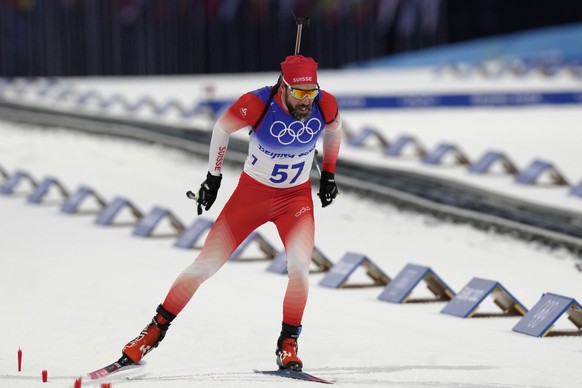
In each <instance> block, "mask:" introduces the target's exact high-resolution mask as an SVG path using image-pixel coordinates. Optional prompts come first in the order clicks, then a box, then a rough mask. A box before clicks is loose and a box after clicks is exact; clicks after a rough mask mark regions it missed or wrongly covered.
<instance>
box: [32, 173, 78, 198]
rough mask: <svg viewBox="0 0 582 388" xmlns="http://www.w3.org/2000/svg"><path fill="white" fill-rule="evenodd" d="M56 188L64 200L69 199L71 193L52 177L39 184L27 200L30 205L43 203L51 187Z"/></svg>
mask: <svg viewBox="0 0 582 388" xmlns="http://www.w3.org/2000/svg"><path fill="white" fill-rule="evenodd" d="M53 186H55V187H56V188H57V191H58V192H59V193H60V194H61V196H62V197H63V198H65V199H66V198H68V197H69V192H68V191H67V189H65V187H64V186H63V185H62V184H61V182H59V181H58V180H57V179H55V178H52V177H47V178H45V179H44V180H43V181H42V182H40V183H39V184H37V186H36V187H35V189H34V191H33V192H32V194H30V195H29V196H28V198H27V202H28V203H41V202H42V200H43V198H44V197H45V196H46V195H47V194H48V193H49V191H50V189H51V187H53Z"/></svg>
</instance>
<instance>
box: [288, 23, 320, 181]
mask: <svg viewBox="0 0 582 388" xmlns="http://www.w3.org/2000/svg"><path fill="white" fill-rule="evenodd" d="M292 14H293V18H294V19H295V24H296V25H297V34H296V35H295V55H297V54H299V49H300V48H301V33H302V32H303V25H305V26H307V27H309V18H300V17H297V16H296V15H295V14H294V13H293V12H292ZM316 157H317V150H315V155H314V156H313V165H314V166H315V169H316V170H317V174H318V175H319V177H320V178H321V168H320V167H319V163H318V162H317V158H316Z"/></svg>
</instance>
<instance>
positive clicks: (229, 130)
mask: <svg viewBox="0 0 582 388" xmlns="http://www.w3.org/2000/svg"><path fill="white" fill-rule="evenodd" d="M264 107H265V103H264V102H263V101H261V99H260V98H258V97H257V96H256V95H255V94H253V93H251V92H249V93H246V94H244V95H243V96H241V97H240V98H239V99H238V100H236V101H235V103H234V104H232V105H231V106H230V107H229V108H228V109H227V110H226V112H224V113H223V114H222V115H221V116H220V117H219V118H218V120H216V123H215V124H214V128H213V130H212V138H211V139H210V148H209V151H208V171H209V172H210V173H211V174H212V175H215V176H219V175H220V173H221V171H222V162H223V160H224V155H225V154H226V150H227V148H228V140H229V139H230V135H231V134H233V133H235V132H236V131H238V130H240V129H242V128H247V127H249V126H252V125H253V124H254V123H255V121H256V120H257V119H258V117H259V115H260V114H261V112H262V111H263V108H264Z"/></svg>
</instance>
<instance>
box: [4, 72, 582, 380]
mask: <svg viewBox="0 0 582 388" xmlns="http://www.w3.org/2000/svg"><path fill="white" fill-rule="evenodd" d="M261 77H263V78H265V77H264V76H261ZM261 77H257V78H255V81H257V82H258V81H262V80H263V78H261ZM251 78H252V77H251ZM224 79H225V81H223V82H225V83H228V82H230V81H231V80H232V78H229V77H225V78H224ZM85 82H87V83H93V84H94V85H103V87H104V88H111V90H123V91H124V92H125V93H129V94H131V93H134V94H137V92H136V91H135V89H136V87H134V86H131V85H128V84H123V83H122V82H119V81H118V82H117V86H116V87H117V89H115V86H114V82H113V81H111V82H108V81H106V80H99V79H97V80H92V81H90V80H88V81H85ZM155 82H156V83H157V85H156V86H155V88H156V90H157V91H158V93H159V94H164V93H167V94H168V95H170V94H171V93H172V91H173V90H176V89H175V87H172V86H170V87H168V90H166V91H165V92H162V91H160V90H161V89H163V86H164V83H163V82H162V81H161V80H159V79H158V80H155ZM245 82H247V83H248V82H250V81H249V80H248V79H245ZM327 82H328V83H329V84H334V82H333V81H332V80H329V81H327ZM403 82H405V81H403ZM540 82H541V81H540ZM235 84H236V83H235ZM338 84H341V85H343V83H342V82H341V78H340V77H338ZM139 85H140V87H141V88H144V89H148V85H147V84H144V83H143V80H142V82H141V83H139ZM168 85H174V86H175V83H174V82H172V80H169V81H168ZM259 85H260V84H259ZM244 86H245V87H246V85H244ZM455 86H456V85H452V86H450V87H451V88H453V87H455ZM182 87H184V86H182ZM342 87H343V86H342ZM395 87H396V86H395ZM400 87H402V88H405V85H400ZM153 88H154V86H152V85H150V88H149V90H152V89H153ZM237 88H240V86H234V87H233V89H237ZM580 116H581V113H580V108H579V107H548V106H545V107H529V108H517V109H516V108H514V109H504V108H502V109H475V110H471V109H468V110H459V109H448V110H443V109H435V110H422V111H419V110H410V111H397V112H396V111H392V112H360V113H358V112H349V113H346V114H345V115H344V117H345V119H346V121H348V122H350V124H352V125H353V126H354V127H356V128H358V127H359V126H360V125H363V124H364V123H370V124H374V125H377V126H379V127H384V128H386V129H385V130H386V131H388V133H389V134H391V135H392V134H397V133H398V134H400V133H401V132H414V134H416V135H418V136H420V137H421V138H423V139H424V140H425V141H426V142H427V143H433V142H436V141H437V139H438V141H441V140H443V141H444V140H449V141H457V142H459V144H460V145H461V146H463V147H464V148H466V149H467V150H468V151H469V152H471V153H475V152H477V151H478V152H481V151H482V150H483V148H485V147H488V146H492V147H504V148H505V150H507V151H508V152H510V153H511V154H512V155H515V159H518V160H519V161H520V162H521V163H525V162H528V161H529V158H532V157H534V156H544V157H546V158H549V159H550V160H553V161H556V162H559V164H560V166H562V165H563V169H564V170H565V171H566V172H567V173H568V174H570V175H572V177H573V178H577V177H580V176H582V171H580V168H579V166H580V153H579V152H577V148H578V147H576V145H578V144H580V141H579V140H580V137H581V135H580V133H579V128H578V126H579V122H580ZM562 120H563V121H562ZM552 123H555V125H553V126H551V127H550V125H549V124H552ZM429 124H430V125H429ZM452 124H456V125H455V126H454V128H452V126H453V125H452ZM468 132H470V133H468ZM526 133H527V137H528V139H529V142H527V144H526V142H524V141H523V138H522V136H526V135H525V134H526ZM0 139H1V140H0V166H2V167H3V168H4V169H5V170H7V171H8V172H12V171H15V170H17V169H23V170H25V171H28V172H29V173H30V174H31V175H32V176H34V177H35V178H36V179H37V180H40V179H42V178H44V177H46V176H54V177H57V178H58V179H59V181H60V182H62V183H63V185H65V186H66V188H67V189H69V190H70V191H74V190H76V188H77V187H78V186H80V185H88V186H90V187H92V188H93V189H95V190H96V191H97V192H98V193H99V194H100V195H102V196H103V197H104V198H105V199H106V200H111V199H113V198H114V197H116V196H123V197H126V198H129V199H130V200H131V201H132V202H133V203H134V204H135V205H136V206H137V207H138V208H140V209H141V210H142V211H144V212H147V211H149V210H150V209H151V208H152V207H153V206H161V207H165V208H168V209H170V210H171V211H172V212H173V213H174V214H175V215H176V216H177V217H178V218H179V219H180V220H181V221H182V222H183V223H185V224H190V223H191V222H192V221H194V220H195V219H196V218H197V216H196V213H195V207H194V203H193V202H192V201H191V200H189V199H187V198H186V196H185V195H184V193H185V191H186V190H188V189H195V188H197V187H198V186H199V184H200V182H201V180H202V179H203V178H204V175H205V172H206V161H205V160H201V159H199V158H195V157H193V156H191V155H188V154H186V153H183V152H179V151H176V150H172V149H168V148H165V147H162V146H159V145H151V144H143V143H139V142H131V141H127V140H121V139H115V138H107V137H98V136H91V135H86V134H80V133H76V132H70V131H68V130H63V129H46V128H37V127H32V126H25V125H17V124H12V123H8V122H0ZM536 152H546V154H544V155H534V154H535V153H536ZM342 155H343V156H344V157H362V158H363V159H365V160H367V161H370V162H373V161H376V162H377V163H386V162H385V161H384V159H385V158H384V159H383V158H381V156H380V155H379V153H378V150H377V149H374V147H373V146H371V149H367V150H351V149H350V148H349V147H347V146H344V148H343V149H342ZM392 163H400V164H402V165H403V166H402V168H415V169H416V168H422V169H423V171H425V172H426V171H432V172H436V171H438V173H441V174H446V176H447V177H451V178H450V179H467V177H466V176H465V175H466V174H465V173H463V172H460V170H459V169H458V168H456V167H455V168H452V167H442V168H435V167H424V166H420V165H419V164H418V162H417V161H414V160H405V161H400V160H396V161H393V162H392ZM241 168H242V166H241ZM241 168H233V167H228V166H227V167H226V168H225V171H224V174H223V175H224V177H225V178H224V180H223V186H222V188H221V190H220V194H219V198H218V200H217V202H216V203H215V205H214V207H213V208H212V209H211V211H210V212H208V213H206V215H205V216H207V217H209V218H215V217H216V216H217V214H218V212H219V211H220V209H221V208H222V206H223V205H224V203H225V201H226V200H227V199H228V197H229V194H230V192H232V190H233V189H234V186H235V184H236V182H237V179H238V175H239V173H240V169H241ZM576 174H577V175H576ZM468 179H475V178H474V177H469V178H468ZM479 179H480V181H481V182H487V183H484V184H483V185H484V186H486V187H488V188H492V187H495V188H496V189H499V190H507V191H511V192H512V193H513V194H514V195H520V196H522V197H527V198H529V199H531V200H535V201H542V202H544V201H545V203H553V204H555V206H564V207H569V208H572V209H574V210H576V209H577V210H580V209H582V205H581V203H582V200H580V199H577V198H573V197H570V196H568V195H567V192H566V191H565V190H566V189H555V188H548V187H543V188H539V187H521V186H517V185H515V184H513V183H512V182H510V181H509V178H506V177H499V176H496V177H489V176H488V177H481V178H479ZM339 184H340V185H341V182H339ZM340 188H341V186H340ZM26 189H27V188H26V187H25V186H23V187H22V188H21V189H20V190H19V192H18V193H16V194H14V195H11V196H1V197H0V236H2V239H1V243H0V260H1V263H2V270H1V271H0V295H2V305H1V306H2V310H3V311H2V312H3V319H2V320H1V321H0V332H2V333H5V334H7V335H5V336H4V337H5V338H4V340H3V344H2V346H0V386H1V387H9V388H11V387H35V386H42V384H43V383H42V382H41V379H40V376H41V371H42V370H43V369H45V370H47V371H48V375H49V384H50V386H53V387H72V386H73V383H74V380H75V379H76V378H77V377H79V376H81V375H83V374H84V373H86V372H88V371H91V370H94V369H97V368H98V367H101V366H103V365H105V364H107V363H109V362H111V361H112V360H113V359H115V358H117V357H118V356H119V355H120V350H121V347H122V346H123V345H124V344H125V343H126V342H127V341H128V340H130V339H132V338H133V337H135V336H136V335H137V334H138V333H139V331H140V330H141V328H142V327H143V326H144V325H145V324H146V323H148V321H149V320H150V319H151V317H152V315H153V314H154V310H155V308H156V306H157V304H159V303H160V302H161V301H162V300H163V298H164V297H165V294H166V292H167V290H168V289H169V286H170V285H171V283H172V282H173V280H174V278H175V277H176V276H177V275H178V274H179V273H180V271H181V270H182V269H183V268H184V267H186V266H187V265H188V264H189V263H190V262H191V260H192V259H193V258H194V257H195V254H196V250H184V249H179V248H175V247H173V243H174V238H172V237H167V236H163V235H164V234H167V232H168V231H169V228H167V230H162V231H161V232H159V235H157V236H156V237H152V238H146V239H144V238H140V237H135V236H132V235H131V231H132V226H130V225H128V224H127V222H119V223H118V224H117V225H115V226H110V227H102V226H97V225H95V224H94V220H95V217H96V213H95V210H96V206H94V205H93V206H91V204H90V203H89V204H86V206H87V208H86V209H83V212H82V213H81V214H76V215H64V214H61V213H59V204H60V202H61V200H60V198H59V197H58V195H57V194H56V193H54V192H53V193H51V197H50V198H49V200H48V201H46V202H45V203H43V204H40V205H33V204H28V203H27V202H26V192H27V190H26ZM556 198H557V199H556ZM315 211H316V225H317V231H316V246H317V247H318V248H319V249H320V250H321V251H322V252H324V253H325V254H326V255H327V256H328V257H329V258H330V259H331V260H332V261H333V262H337V261H338V260H339V259H340V258H341V257H342V256H343V255H344V254H345V253H346V252H348V251H351V252H358V253H362V254H365V255H366V256H368V257H369V258H370V259H371V260H372V261H373V262H374V263H376V264H377V265H378V266H379V267H381V268H382V269H383V270H384V271H385V272H386V273H387V274H388V275H389V276H391V277H392V278H393V277H395V276H396V275H397V274H398V272H399V271H400V270H401V269H402V268H403V267H404V266H405V265H406V264H407V263H416V264H421V265H426V266H430V267H431V268H432V269H433V270H434V271H435V272H436V273H437V274H438V275H439V276H440V277H441V278H443V280H445V281H446V282H447V284H448V285H449V286H451V287H452V288H453V289H454V290H455V291H456V292H458V291H460V289H461V288H462V287H463V286H464V285H465V284H467V283H468V281H469V280H470V279H472V278H473V277H481V278H485V279H491V280H496V281H499V282H500V283H501V284H502V285H503V286H504V287H505V288H506V289H508V290H509V291H510V292H511V293H512V294H513V295H514V296H515V297H516V298H517V299H518V300H519V301H520V302H521V303H523V304H524V305H525V306H526V307H527V308H531V307H532V306H533V305H534V304H535V303H536V302H537V301H538V300H539V298H540V297H541V295H542V294H543V293H545V292H552V293H555V294H560V295H565V296H570V297H573V298H576V299H577V300H578V301H580V300H581V299H582V291H581V286H580V285H581V280H582V272H580V271H578V270H577V269H576V264H579V263H580V260H579V259H578V258H575V257H573V256H572V255H570V254H569V253H568V252H566V251H564V250H550V249H548V248H546V247H542V246H540V245H538V244H535V243H527V242H524V241H521V240H516V239H514V238H512V237H511V236H507V235H498V234H494V233H490V232H484V231H480V230H476V229H474V228H472V227H469V226H466V225H462V224H450V223H445V222H441V221H438V220H435V219H434V218H431V217H430V216H425V215H419V214H416V213H411V212H406V211H402V210H400V209H397V208H395V207H393V206H392V205H388V204H382V203H378V202H375V201H373V200H371V199H368V198H363V197H361V196H359V195H357V194H352V193H347V192H344V193H342V194H341V195H340V196H339V197H338V199H337V201H336V203H335V204H334V205H333V206H331V207H328V208H326V209H321V208H320V207H316V210H315ZM127 220H129V218H127V216H126V219H124V220H122V221H127ZM162 229H163V228H162ZM259 231H260V232H261V233H262V234H263V235H264V236H265V237H266V238H267V240H268V241H269V242H271V243H272V244H273V245H275V247H276V248H277V249H279V250H280V249H281V248H282V246H281V243H280V241H279V239H278V236H277V234H276V230H275V228H274V227H273V226H272V225H265V226H263V227H261V228H260V230H259ZM267 266H268V262H266V261H253V262H243V261H241V262H231V263H227V264H226V265H225V266H224V267H223V268H222V269H221V271H219V272H218V273H217V274H216V275H215V276H214V277H213V278H212V279H210V280H209V281H207V282H206V283H205V284H204V285H203V286H202V287H201V289H200V290H199V291H198V293H197V294H196V295H195V297H194V299H193V300H192V301H191V303H190V304H189V305H188V306H187V307H186V308H185V309H184V311H183V312H182V313H181V314H180V316H179V317H178V318H177V319H176V320H175V322H174V323H173V325H172V327H171V328H170V331H169V332H168V336H167V337H166V339H164V341H163V342H162V343H161V345H160V347H159V348H158V349H156V350H154V351H153V352H152V353H151V354H149V355H148V356H147V357H146V361H147V365H146V367H145V368H144V372H147V374H146V375H144V376H142V377H140V378H138V379H136V380H129V381H119V380H116V381H113V386H114V387H117V386H128V387H131V386H135V387H177V388H182V387H184V388H185V387H243V388H244V387H271V386H278V387H279V386H280V387H298V386H305V385H309V384H312V383H304V382H298V381H287V380H282V379H277V378H273V377H268V376H260V375H256V374H254V373H253V372H252V370H253V369H254V368H258V369H274V368H275V363H274V350H275V341H276V339H277V336H278V333H279V330H280V321H281V311H280V310H281V303H282V296H283V293H284V289H285V286H286V278H285V276H281V275H277V274H273V273H271V272H267V271H266V267H267ZM322 276H323V274H315V273H314V274H312V275H311V277H310V278H311V293H310V299H309V302H308V305H307V309H306V313H305V317H304V330H303V333H302V335H301V339H300V355H301V357H302V358H303V361H304V363H305V370H306V371H308V372H311V373H314V374H316V375H319V376H321V377H324V378H329V379H334V380H337V383H336V384H337V386H339V387H368V386H370V387H374V386H383V387H472V388H489V387H578V386H580V385H582V377H581V376H580V373H579V370H580V369H579V366H580V362H581V361H582V342H581V338H582V337H581V336H580V335H576V336H561V337H546V338H543V339H540V338H536V337H531V336H527V335H523V334H519V333H516V332H513V331H512V328H513V326H515V324H516V323H517V322H518V320H519V318H518V317H492V318H469V319H462V318H457V317H453V316H450V315H445V314H441V313H440V310H442V308H443V307H444V305H445V304H444V303H443V302H433V303H407V304H392V303H387V302H383V301H380V300H378V299H377V298H378V295H379V294H380V293H381V291H382V288H381V287H366V288H348V289H340V290H337V289H328V288H324V287H321V286H319V285H318V283H319V281H320V280H321V278H322ZM351 280H354V281H355V280H359V281H367V280H368V279H367V277H366V276H365V274H364V273H358V274H355V275H354V276H353V279H351ZM428 295H429V293H428V291H427V290H425V289H424V287H423V286H422V285H420V286H418V287H417V288H416V289H415V290H414V294H413V296H417V297H425V296H428ZM479 311H480V312H498V309H497V307H496V306H495V305H494V304H493V303H492V302H491V301H487V302H486V303H484V304H483V305H482V306H481V307H480V309H479ZM556 329H561V330H572V329H575V327H574V326H573V325H572V324H571V323H570V322H569V321H567V319H561V320H560V321H558V323H557V325H556ZM19 348H21V349H22V351H23V370H22V372H17V362H16V361H17V357H16V355H17V350H18V349H19ZM83 386H90V385H89V382H88V381H87V380H84V381H83Z"/></svg>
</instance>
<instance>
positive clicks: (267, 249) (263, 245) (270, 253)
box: [228, 231, 277, 261]
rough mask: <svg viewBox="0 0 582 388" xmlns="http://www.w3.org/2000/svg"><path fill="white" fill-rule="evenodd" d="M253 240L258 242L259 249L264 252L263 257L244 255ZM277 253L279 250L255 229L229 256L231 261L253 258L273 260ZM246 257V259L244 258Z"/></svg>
mask: <svg viewBox="0 0 582 388" xmlns="http://www.w3.org/2000/svg"><path fill="white" fill-rule="evenodd" d="M253 242H256V243H257V244H258V246H259V250H260V251H261V252H262V253H264V256H263V257H252V258H246V257H243V256H242V254H243V252H244V251H245V250H246V249H247V248H248V247H249V245H250V244H251V243H253ZM276 255H277V250H276V249H275V248H274V247H273V245H272V244H271V243H270V242H268V241H267V240H266V239H265V238H264V237H263V236H262V235H261V234H260V233H259V232H257V231H254V232H252V233H251V234H249V235H248V237H247V238H246V239H244V241H243V242H242V243H240V245H239V246H238V247H237V248H236V249H235V250H234V252H233V253H232V255H230V257H229V258H228V260H229V261H235V260H240V261H251V260H253V261H254V260H272V259H273V258H274V257H275V256H276ZM243 259H244V260H243Z"/></svg>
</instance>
